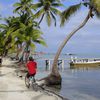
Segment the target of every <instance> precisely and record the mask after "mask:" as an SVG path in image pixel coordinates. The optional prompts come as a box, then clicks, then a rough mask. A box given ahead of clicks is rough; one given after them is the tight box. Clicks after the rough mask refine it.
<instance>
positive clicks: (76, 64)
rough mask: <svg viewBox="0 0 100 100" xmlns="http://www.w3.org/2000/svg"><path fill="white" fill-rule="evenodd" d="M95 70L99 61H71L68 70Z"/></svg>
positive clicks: (96, 59)
mask: <svg viewBox="0 0 100 100" xmlns="http://www.w3.org/2000/svg"><path fill="white" fill-rule="evenodd" d="M84 67H85V68H97V67H100V59H98V58H95V59H86V58H84V59H71V61H70V68H71V69H73V68H84Z"/></svg>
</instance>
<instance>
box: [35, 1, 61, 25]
mask: <svg viewBox="0 0 100 100" xmlns="http://www.w3.org/2000/svg"><path fill="white" fill-rule="evenodd" d="M61 6H63V5H62V4H61V2H60V0H38V3H36V4H33V8H34V9H36V10H38V11H37V13H36V14H35V16H34V17H35V18H40V21H39V24H40V23H41V22H42V20H43V18H44V17H45V18H46V21H47V24H48V26H50V25H51V21H52V19H53V20H54V22H55V26H56V16H57V15H60V14H61V12H60V10H58V9H57V8H58V7H61Z"/></svg>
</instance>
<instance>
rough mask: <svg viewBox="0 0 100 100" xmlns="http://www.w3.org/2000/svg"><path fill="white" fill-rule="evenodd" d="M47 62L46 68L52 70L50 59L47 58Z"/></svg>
mask: <svg viewBox="0 0 100 100" xmlns="http://www.w3.org/2000/svg"><path fill="white" fill-rule="evenodd" d="M45 63H46V70H48V69H49V70H50V60H45Z"/></svg>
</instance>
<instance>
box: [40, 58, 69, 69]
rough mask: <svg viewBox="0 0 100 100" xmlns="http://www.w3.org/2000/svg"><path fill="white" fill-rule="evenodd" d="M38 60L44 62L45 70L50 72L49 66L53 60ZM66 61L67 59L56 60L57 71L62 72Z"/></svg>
mask: <svg viewBox="0 0 100 100" xmlns="http://www.w3.org/2000/svg"><path fill="white" fill-rule="evenodd" d="M40 60H41V61H44V62H45V69H46V70H51V65H52V62H53V60H54V59H53V58H41V59H40ZM66 60H68V59H63V58H59V59H58V63H57V65H58V69H61V70H64V67H65V66H64V65H65V61H66Z"/></svg>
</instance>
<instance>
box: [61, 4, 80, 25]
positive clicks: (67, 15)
mask: <svg viewBox="0 0 100 100" xmlns="http://www.w3.org/2000/svg"><path fill="white" fill-rule="evenodd" d="M80 7H81V4H76V5H73V6H70V7H69V8H68V9H66V10H65V11H63V12H62V14H61V26H63V25H64V24H65V22H66V21H67V20H68V19H69V18H70V16H71V15H73V14H75V13H76V12H77V11H78V10H79V9H80Z"/></svg>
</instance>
